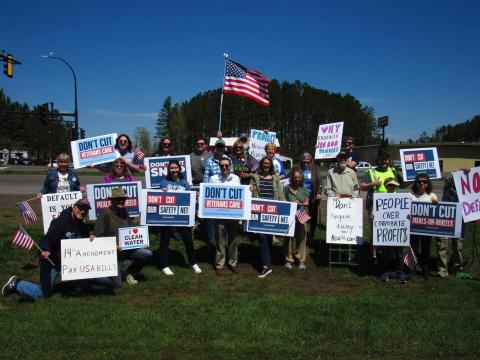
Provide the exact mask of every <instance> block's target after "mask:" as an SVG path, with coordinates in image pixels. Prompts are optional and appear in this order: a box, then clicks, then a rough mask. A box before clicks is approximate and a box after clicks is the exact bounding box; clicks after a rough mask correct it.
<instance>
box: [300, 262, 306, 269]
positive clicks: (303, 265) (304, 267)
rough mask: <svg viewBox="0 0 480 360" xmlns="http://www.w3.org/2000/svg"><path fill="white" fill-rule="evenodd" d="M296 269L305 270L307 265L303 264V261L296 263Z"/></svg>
mask: <svg viewBox="0 0 480 360" xmlns="http://www.w3.org/2000/svg"><path fill="white" fill-rule="evenodd" d="M298 269H299V270H307V267H306V266H305V263H304V262H301V263H300V264H298Z"/></svg>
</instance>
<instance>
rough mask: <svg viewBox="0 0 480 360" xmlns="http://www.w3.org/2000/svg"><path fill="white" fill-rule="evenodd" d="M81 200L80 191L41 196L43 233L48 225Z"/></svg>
mask: <svg viewBox="0 0 480 360" xmlns="http://www.w3.org/2000/svg"><path fill="white" fill-rule="evenodd" d="M81 198H82V193H81V192H80V191H72V192H65V193H55V194H43V195H42V218H43V231H44V232H45V233H47V231H48V228H49V227H50V223H51V222H52V220H53V219H55V218H57V217H58V216H59V215H60V213H61V212H62V211H63V210H65V209H66V208H69V207H70V206H72V205H73V204H75V203H76V202H77V200H80V199H81Z"/></svg>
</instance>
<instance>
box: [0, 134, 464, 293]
mask: <svg viewBox="0 0 480 360" xmlns="http://www.w3.org/2000/svg"><path fill="white" fill-rule="evenodd" d="M115 148H116V150H117V151H118V153H119V155H120V157H119V158H117V159H116V160H115V161H114V162H113V163H110V164H102V165H99V166H95V167H96V168H98V169H99V170H101V171H102V172H104V174H105V177H104V182H105V183H112V182H113V183H117V182H129V181H135V177H134V176H133V174H134V173H135V172H140V171H143V170H144V165H143V161H142V159H141V157H139V156H136V154H135V153H136V152H137V151H132V142H131V140H130V138H129V137H128V136H127V135H125V134H121V135H120V136H118V138H117V139H116V145H115ZM226 150H227V149H226V145H225V142H224V140H223V139H222V138H219V139H218V140H217V141H216V142H215V146H214V149H213V152H211V151H210V150H209V149H208V145H207V140H206V138H205V137H203V136H199V137H198V138H197V139H196V141H195V150H194V151H193V152H192V153H191V154H190V163H191V174H192V183H193V185H194V186H198V185H199V184H200V183H202V182H204V183H207V182H209V183H222V184H224V185H229V184H231V185H240V184H243V185H249V186H250V190H251V191H252V197H253V198H262V199H271V200H279V201H289V202H294V203H296V204H297V206H298V207H301V206H302V207H304V208H305V209H308V211H309V213H310V215H311V220H310V222H309V224H308V225H307V224H306V223H303V222H301V221H299V220H298V219H297V220H296V224H295V234H294V236H293V237H285V240H284V250H285V251H284V253H285V267H286V268H287V269H289V270H290V269H292V268H293V266H294V265H295V263H296V264H298V269H300V270H306V264H305V263H306V258H307V245H306V244H307V237H309V236H310V238H311V239H312V240H313V239H314V236H315V230H316V228H317V226H318V225H319V224H320V223H321V222H320V200H321V199H322V195H326V196H327V197H359V195H360V190H361V191H366V192H367V199H366V210H367V213H368V216H369V218H370V219H373V215H372V204H373V200H372V199H373V193H374V192H396V191H397V189H398V187H399V186H400V185H401V183H402V180H401V178H400V176H399V174H398V173H397V171H396V170H395V169H394V168H393V167H391V166H390V157H389V155H388V153H386V152H382V151H380V152H379V154H378V156H377V159H376V167H375V168H373V169H370V170H368V171H367V172H366V173H365V175H364V176H363V177H362V178H361V179H360V182H359V180H358V178H357V173H356V170H355V167H356V165H357V163H358V160H359V157H358V154H357V153H356V152H355V151H354V143H353V138H352V137H346V138H345V150H344V151H342V152H340V153H339V154H338V156H337V157H336V163H335V165H334V166H333V167H332V168H331V169H330V170H328V173H327V177H326V179H324V180H323V179H322V178H321V176H320V170H319V168H318V166H316V164H315V163H314V159H313V158H312V156H311V155H310V154H309V153H304V154H302V156H301V159H300V166H298V167H294V168H293V169H291V170H290V172H289V174H288V184H287V185H286V186H282V183H281V179H282V178H285V176H286V174H285V168H284V167H283V164H282V163H281V161H280V160H279V159H278V158H277V156H276V150H277V149H276V146H275V144H273V143H268V144H267V145H266V146H265V153H266V155H265V156H264V157H263V158H262V159H261V160H260V162H259V163H258V162H256V161H254V160H252V158H251V155H250V154H249V153H248V138H246V137H240V138H239V139H238V140H237V141H235V143H234V144H233V148H232V150H231V153H229V154H228V155H227V153H226ZM171 155H173V151H172V139H171V138H169V137H165V138H163V139H162V140H161V141H160V143H159V148H158V152H157V153H156V154H155V156H171ZM57 160H58V167H57V168H56V169H50V170H49V172H48V174H47V176H46V179H45V182H44V185H43V187H42V189H41V191H40V192H39V193H38V194H37V197H39V198H40V197H41V196H42V195H43V194H48V193H58V192H69V191H82V192H84V191H85V189H84V187H83V186H81V185H80V181H79V179H78V176H77V174H76V172H75V171H74V170H73V169H70V159H69V156H68V155H67V154H60V155H59V156H58V159H57ZM159 187H160V189H162V190H164V191H189V190H191V187H190V185H189V183H188V182H187V181H186V179H184V178H183V176H182V169H181V165H180V163H179V162H178V161H177V160H171V161H170V162H169V163H168V169H167V175H166V177H165V179H164V180H163V181H162V183H161V184H160V186H159ZM411 197H412V199H413V200H416V201H427V202H437V201H438V199H437V196H436V195H435V194H433V193H432V185H431V182H430V179H429V178H428V175H426V174H419V175H417V177H416V179H415V181H414V183H413V185H412V191H411ZM127 199H128V196H127V194H126V193H125V192H124V191H123V189H122V188H120V187H118V188H117V187H116V188H113V190H112V193H111V196H110V200H111V205H110V206H109V207H108V208H105V209H104V210H103V211H102V212H101V214H100V216H99V217H98V219H97V220H96V222H95V224H94V227H93V230H92V229H90V230H89V228H88V226H87V224H86V223H85V222H84V220H85V217H86V214H87V212H88V210H89V209H90V208H91V207H90V203H89V201H88V200H87V199H86V198H82V199H80V200H78V201H77V202H76V203H75V204H74V205H73V206H72V207H70V208H67V209H65V210H64V211H63V212H62V213H61V214H60V216H59V217H58V218H56V219H54V220H53V221H52V222H51V225H50V227H49V229H48V231H47V233H46V234H45V235H44V236H43V238H42V240H41V243H40V248H41V252H40V285H36V284H33V283H31V282H28V281H25V280H21V279H18V278H17V277H16V276H12V277H10V279H9V280H8V281H7V282H6V284H5V285H4V286H3V288H2V294H3V295H8V294H11V293H13V292H15V291H16V292H17V293H19V294H20V295H22V296H24V297H27V298H44V297H48V296H50V295H51V293H52V291H53V289H54V287H55V284H56V281H57V278H58V275H59V272H60V243H61V240H62V239H75V238H87V237H89V238H90V240H91V241H95V237H104V236H115V237H117V245H118V229H119V228H123V227H128V226H131V225H132V221H133V219H132V218H131V217H130V216H129V214H128V212H127V210H126V209H125V201H126V200H127ZM443 200H444V201H445V200H448V201H458V198H457V197H456V191H455V185H454V182H453V179H452V177H451V176H450V177H448V178H447V179H446V182H445V190H444V194H443ZM199 221H200V223H201V224H204V225H205V227H206V228H207V232H208V239H207V241H208V244H209V245H211V247H212V248H214V249H215V250H214V251H215V256H214V267H215V272H216V274H217V275H218V276H222V275H223V274H224V271H225V269H226V268H227V267H228V268H229V269H230V270H231V271H232V272H233V273H238V272H239V266H238V246H237V235H238V234H239V222H238V221H237V220H220V219H199ZM155 229H156V230H155V231H156V232H157V233H158V235H159V237H160V247H159V260H158V266H159V267H160V269H161V270H162V272H163V273H164V274H165V275H167V276H172V275H173V274H174V273H173V271H172V269H171V268H170V266H169V258H168V248H169V243H170V240H171V238H172V237H174V233H178V234H179V235H180V237H181V239H182V241H183V242H184V245H185V249H186V253H187V258H188V263H189V265H190V267H191V268H192V270H193V271H194V272H195V273H197V274H199V273H202V270H201V268H200V267H199V265H198V264H197V261H196V255H195V249H194V244H193V236H192V229H191V228H188V227H170V226H166V227H156V228H155ZM273 240H274V236H272V235H267V234H258V241H259V248H260V256H261V263H262V267H261V269H260V270H259V273H258V277H260V278H263V277H266V276H268V275H270V274H271V273H272V261H271V248H272V242H273ZM430 242H431V238H430V237H425V236H416V235H412V236H411V244H412V248H413V250H414V251H415V253H417V254H420V255H419V259H420V265H421V267H422V275H423V276H424V277H425V278H428V276H429V274H430V272H429V260H430ZM453 244H454V246H453V257H452V259H451V263H450V265H451V266H450V269H449V264H448V262H447V246H448V239H446V238H441V239H439V240H438V255H439V256H438V274H439V275H440V276H447V275H448V274H449V270H450V271H451V272H458V271H461V270H462V264H463V260H462V255H461V250H462V239H453ZM117 249H118V260H119V263H121V262H122V261H123V260H127V259H128V260H131V264H130V266H129V267H128V268H127V269H126V270H125V271H123V272H121V271H119V272H118V275H117V276H115V277H110V278H97V279H89V280H81V281H74V282H72V284H73V285H74V286H73V292H78V293H81V292H83V291H84V290H85V288H86V287H88V286H90V285H91V284H96V285H102V286H105V287H108V288H112V289H113V288H119V287H121V286H122V282H123V281H126V282H127V283H128V284H130V285H135V284H136V283H137V282H138V274H139V273H140V271H141V269H142V267H143V266H144V265H145V264H147V263H148V262H150V261H151V259H152V256H153V253H152V251H151V250H149V249H146V248H143V249H134V250H122V249H121V248H119V247H117ZM377 254H381V257H380V258H381V264H380V266H381V268H382V276H381V279H382V280H383V281H389V279H390V275H391V274H392V272H396V274H397V278H398V280H399V281H400V282H401V283H404V282H405V281H406V276H405V273H404V271H403V261H402V257H403V253H402V248H399V247H380V248H377V247H375V246H373V247H372V259H373V262H376V261H377ZM54 264H55V265H54Z"/></svg>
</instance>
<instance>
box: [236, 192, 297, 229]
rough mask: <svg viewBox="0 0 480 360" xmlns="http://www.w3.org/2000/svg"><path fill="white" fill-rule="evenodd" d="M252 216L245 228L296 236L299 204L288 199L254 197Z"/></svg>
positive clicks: (244, 225) (245, 223)
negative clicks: (296, 218) (296, 217)
mask: <svg viewBox="0 0 480 360" xmlns="http://www.w3.org/2000/svg"><path fill="white" fill-rule="evenodd" d="M251 210H252V211H251V217H250V219H249V220H247V221H245V222H244V223H243V230H244V231H248V232H255V233H261V234H271V235H281V236H294V235H295V214H296V212H297V204H295V203H292V202H288V201H274V200H266V199H252V206H251Z"/></svg>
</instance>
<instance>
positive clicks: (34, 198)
mask: <svg viewBox="0 0 480 360" xmlns="http://www.w3.org/2000/svg"><path fill="white" fill-rule="evenodd" d="M32 200H38V198H37V197H36V196H35V197H33V198H31V199H27V200H23V201H20V202H18V203H17V204H20V203H21V202H25V201H26V202H30V201H32Z"/></svg>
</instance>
